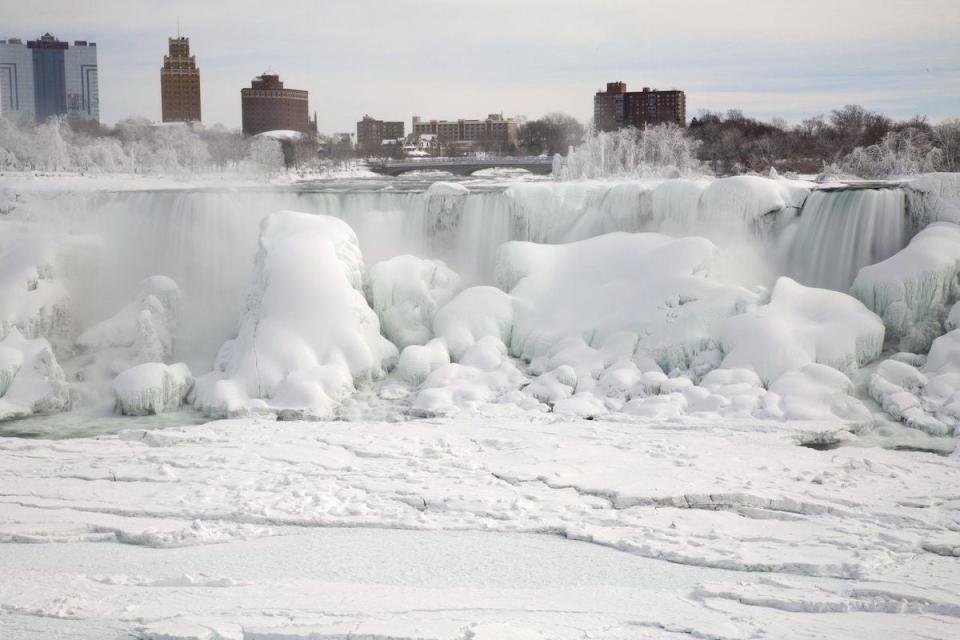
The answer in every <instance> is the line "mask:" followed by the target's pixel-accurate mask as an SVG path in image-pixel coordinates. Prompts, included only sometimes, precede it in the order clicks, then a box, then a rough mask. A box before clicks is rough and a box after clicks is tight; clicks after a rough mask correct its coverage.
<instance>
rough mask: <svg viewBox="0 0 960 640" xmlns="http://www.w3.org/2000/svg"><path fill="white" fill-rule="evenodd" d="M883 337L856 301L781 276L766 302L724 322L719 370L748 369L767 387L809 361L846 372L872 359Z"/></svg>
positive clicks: (880, 324)
mask: <svg viewBox="0 0 960 640" xmlns="http://www.w3.org/2000/svg"><path fill="white" fill-rule="evenodd" d="M883 335H884V327H883V322H882V321H881V320H880V318H878V317H877V316H876V315H874V314H873V313H872V312H871V311H870V310H869V309H867V308H866V307H865V306H864V305H863V304H862V303H861V302H860V301H859V300H857V299H856V298H853V297H851V296H848V295H846V294H844V293H839V292H837V291H828V290H826V289H815V288H812V287H804V286H803V285H800V284H798V283H796V282H794V281H793V280H791V279H790V278H785V277H783V278H779V279H778V280H777V282H776V284H775V285H774V288H773V293H772V294H771V297H770V302H769V303H768V304H766V305H763V306H759V307H757V308H756V309H754V310H753V311H750V312H748V313H744V314H742V315H738V316H734V317H732V318H729V319H728V320H726V321H725V322H724V323H723V326H722V328H721V331H720V337H721V342H722V345H723V351H724V353H725V354H726V355H725V356H724V358H723V363H722V366H723V367H724V368H749V369H753V370H754V371H756V372H757V374H758V375H759V376H760V378H761V379H762V380H764V381H765V382H767V383H769V382H772V381H774V380H776V379H777V378H779V377H780V376H781V375H783V374H784V373H787V372H788V371H791V370H794V369H800V368H801V367H804V366H806V365H808V364H811V363H814V362H816V363H819V364H824V365H827V366H828V367H832V368H834V369H837V370H839V371H842V372H846V373H851V372H852V371H853V370H854V369H856V368H858V367H861V366H863V365H864V364H866V363H868V362H871V361H872V360H876V359H877V357H878V356H879V355H880V351H881V349H882V348H883Z"/></svg>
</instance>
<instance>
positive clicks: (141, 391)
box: [110, 362, 193, 416]
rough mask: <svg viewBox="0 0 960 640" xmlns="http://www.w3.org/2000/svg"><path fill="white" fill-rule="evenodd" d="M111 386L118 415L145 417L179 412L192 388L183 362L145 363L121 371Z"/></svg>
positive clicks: (190, 378)
mask: <svg viewBox="0 0 960 640" xmlns="http://www.w3.org/2000/svg"><path fill="white" fill-rule="evenodd" d="M110 385H111V388H112V389H113V394H114V398H115V399H116V406H117V410H118V411H119V413H121V414H123V415H125V416H146V415H155V414H158V413H165V412H168V411H176V410H177V409H179V408H180V407H181V406H182V405H183V404H184V401H185V399H186V397H187V394H189V393H190V390H191V388H192V387H193V376H192V375H191V374H190V369H189V368H187V365H185V364H183V363H182V362H181V363H178V364H172V365H165V364H163V363H161V362H146V363H143V364H139V365H137V366H134V367H131V368H129V369H127V370H126V371H123V372H122V373H120V375H118V376H117V377H116V378H114V379H113V381H112V382H111V383H110Z"/></svg>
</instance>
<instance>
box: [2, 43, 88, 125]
mask: <svg viewBox="0 0 960 640" xmlns="http://www.w3.org/2000/svg"><path fill="white" fill-rule="evenodd" d="M0 115H2V116H3V117H5V118H8V119H10V120H20V121H27V122H36V123H40V122H43V121H44V120H46V119H47V118H49V117H51V116H64V117H66V118H67V119H68V120H96V121H99V120H100V88H99V84H98V78H97V43H96V42H87V41H86V40H75V41H74V43H73V45H70V43H68V42H62V41H60V40H57V38H56V37H55V36H53V35H51V34H49V33H45V34H43V35H42V36H40V37H39V38H38V39H37V40H30V41H28V42H27V43H26V44H24V43H23V40H21V39H20V38H9V39H7V40H0Z"/></svg>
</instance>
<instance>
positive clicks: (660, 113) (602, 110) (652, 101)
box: [593, 82, 687, 131]
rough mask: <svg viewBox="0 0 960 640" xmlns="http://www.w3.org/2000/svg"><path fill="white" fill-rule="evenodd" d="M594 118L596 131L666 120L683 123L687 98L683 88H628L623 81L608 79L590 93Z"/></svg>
mask: <svg viewBox="0 0 960 640" xmlns="http://www.w3.org/2000/svg"><path fill="white" fill-rule="evenodd" d="M593 122H594V126H595V127H596V128H597V130H598V131H616V130H617V129H622V128H623V127H637V128H642V127H645V126H647V125H656V124H665V123H669V122H672V123H674V124H678V125H680V126H681V127H684V126H686V124H687V98H686V95H685V94H684V93H683V91H676V90H671V91H658V90H656V89H650V88H649V87H644V88H643V90H642V91H627V85H626V84H625V83H623V82H608V83H607V90H606V91H598V92H597V93H596V95H595V96H594V97H593Z"/></svg>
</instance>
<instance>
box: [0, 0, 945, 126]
mask: <svg viewBox="0 0 960 640" xmlns="http://www.w3.org/2000/svg"><path fill="white" fill-rule="evenodd" d="M178 16H179V17H180V21H181V31H182V33H183V35H185V36H188V37H189V38H190V46H191V49H192V51H193V53H194V54H195V55H196V57H197V63H198V65H199V66H200V72H201V76H200V78H201V85H202V91H203V95H202V100H203V119H204V122H206V123H207V124H213V123H215V122H221V123H223V124H225V125H228V126H230V127H238V126H239V124H240V88H241V87H244V86H249V82H250V79H251V78H252V77H253V76H255V75H259V74H260V73H262V72H263V71H265V70H268V69H269V70H272V71H274V72H277V73H279V74H280V76H281V79H282V80H283V81H284V82H285V83H286V86H288V87H291V88H295V89H307V90H309V91H310V109H311V111H313V110H315V111H317V113H318V115H319V128H320V130H321V131H324V132H333V131H350V130H353V129H354V128H355V122H356V121H357V120H358V119H359V118H360V117H361V116H362V115H363V114H364V113H369V114H371V115H373V116H375V117H378V118H382V119H398V120H401V119H402V120H405V121H406V122H407V123H408V127H409V122H410V117H411V116H412V115H414V114H418V115H421V116H423V117H426V118H457V117H465V118H471V117H473V118H478V117H480V118H482V117H484V116H485V115H486V114H488V113H494V112H501V111H502V112H503V113H504V114H506V115H524V116H527V117H530V118H534V117H537V116H540V115H543V114H544V113H548V112H551V111H565V112H568V113H570V114H572V115H574V116H576V117H577V118H580V119H582V120H586V119H588V118H590V117H591V116H592V109H593V94H594V92H595V91H597V89H599V88H601V87H602V86H603V85H604V83H606V82H607V81H613V80H623V81H624V82H626V83H627V86H628V88H629V89H638V90H639V89H640V88H642V87H643V86H650V87H657V88H662V89H666V88H678V89H683V90H684V91H686V94H687V117H688V118H690V117H692V116H695V115H696V114H697V112H698V111H699V110H701V109H713V110H726V109H730V108H740V109H742V110H743V111H744V112H745V113H746V114H747V115H751V116H756V117H760V118H764V119H768V118H772V117H775V116H779V117H783V118H786V119H787V120H788V121H790V122H797V121H799V120H801V119H803V118H805V117H808V116H810V115H814V114H817V113H828V112H829V111H830V109H833V108H837V107H840V106H842V105H844V104H849V103H859V104H863V105H864V106H866V107H868V108H870V109H875V110H879V111H882V112H884V113H886V114H888V115H891V116H894V117H909V116H911V115H913V114H917V113H922V114H926V115H928V116H929V117H930V119H931V120H933V121H939V120H942V119H944V118H948V117H960V40H958V34H960V0H829V1H821V0H793V1H790V2H787V1H783V0H736V1H735V0H714V1H711V0H680V1H677V0H671V1H669V2H667V1H665V0H653V1H650V0H476V1H469V0H462V1H461V0H343V1H341V0H324V1H321V0H315V1H296V0H257V1H250V0H236V1H218V2H213V1H207V0H188V1H182V2H181V1H178V0H173V1H161V0H88V1H87V2H79V1H72V2H71V1H64V0H42V2H41V1H38V2H25V1H23V0H0V38H3V37H11V36H20V37H23V38H34V37H36V36H37V35H39V34H40V33H42V32H45V31H50V32H52V33H54V34H55V35H57V36H58V37H59V38H61V39H63V40H71V41H72V40H78V39H86V40H93V41H96V42H97V45H98V46H97V48H98V52H99V53H98V55H99V73H100V113H101V119H102V120H103V121H104V122H106V123H111V124H112V123H114V122H116V121H117V120H119V119H122V118H124V117H127V116H129V115H133V114H137V115H143V116H146V117H148V118H151V119H159V117H160V66H161V64H162V59H163V54H164V53H165V51H166V45H167V41H166V39H167V37H168V36H171V35H175V34H176V31H177V17H178Z"/></svg>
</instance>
